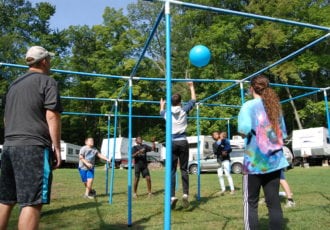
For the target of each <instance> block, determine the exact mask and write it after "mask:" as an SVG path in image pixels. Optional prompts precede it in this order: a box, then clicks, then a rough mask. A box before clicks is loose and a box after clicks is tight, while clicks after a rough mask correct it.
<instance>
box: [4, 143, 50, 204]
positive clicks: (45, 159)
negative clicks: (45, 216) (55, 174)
mask: <svg viewBox="0 0 330 230" xmlns="http://www.w3.org/2000/svg"><path fill="white" fill-rule="evenodd" d="M52 157H53V152H52V151H50V150H49V149H48V148H45V147H43V146H29V145H28V146H4V148H3V154H2V159H1V176H0V203H3V204H16V203H18V204H19V205H20V206H21V207H25V206H33V205H39V204H48V203H49V202H50V194H51V183H52V168H51V162H52Z"/></svg>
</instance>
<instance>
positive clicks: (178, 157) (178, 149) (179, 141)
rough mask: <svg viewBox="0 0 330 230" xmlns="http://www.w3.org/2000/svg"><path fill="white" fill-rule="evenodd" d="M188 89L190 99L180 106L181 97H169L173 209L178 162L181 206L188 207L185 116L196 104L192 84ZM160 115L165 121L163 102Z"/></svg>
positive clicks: (177, 95)
mask: <svg viewBox="0 0 330 230" xmlns="http://www.w3.org/2000/svg"><path fill="white" fill-rule="evenodd" d="M188 86H189V88H190V94H191V99H190V101H189V102H188V103H187V104H186V105H184V106H182V104H181V95H180V94H173V95H172V97H171V102H172V103H171V104H172V107H171V111H172V124H171V125H172V170H171V171H172V172H171V177H172V184H171V207H172V209H174V208H175V206H176V202H177V201H178V198H176V197H175V184H176V168H177V164H178V161H180V170H181V179H182V188H183V196H182V202H183V206H184V207H185V208H186V207H188V206H189V201H188V195H189V175H188V159H189V145H188V141H187V137H186V129H187V116H188V113H189V111H190V110H192V109H193V107H194V105H195V103H196V94H195V88H194V84H193V82H188ZM160 115H161V116H162V117H163V118H165V119H166V111H165V101H164V100H163V99H162V98H161V100H160Z"/></svg>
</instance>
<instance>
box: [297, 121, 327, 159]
mask: <svg viewBox="0 0 330 230" xmlns="http://www.w3.org/2000/svg"><path fill="white" fill-rule="evenodd" d="M292 151H293V154H294V156H295V157H299V158H320V159H322V160H325V161H326V160H329V159H330V137H329V133H328V129H327V128H324V127H316V128H309V129H300V130H293V132H292Z"/></svg>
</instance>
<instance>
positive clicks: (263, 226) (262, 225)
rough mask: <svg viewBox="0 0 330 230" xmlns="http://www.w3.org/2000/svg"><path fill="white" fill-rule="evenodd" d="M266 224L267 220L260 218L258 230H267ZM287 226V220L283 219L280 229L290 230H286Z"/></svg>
mask: <svg viewBox="0 0 330 230" xmlns="http://www.w3.org/2000/svg"><path fill="white" fill-rule="evenodd" d="M268 224H269V218H264V217H262V218H260V219H259V229H260V230H268V229H269V228H268ZM288 225H289V219H287V218H283V226H282V229H290V228H288Z"/></svg>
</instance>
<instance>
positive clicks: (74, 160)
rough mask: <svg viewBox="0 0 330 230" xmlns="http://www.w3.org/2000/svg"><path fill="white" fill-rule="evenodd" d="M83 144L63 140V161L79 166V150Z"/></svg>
mask: <svg viewBox="0 0 330 230" xmlns="http://www.w3.org/2000/svg"><path fill="white" fill-rule="evenodd" d="M81 147H82V146H79V145H74V144H70V143H66V142H64V141H61V158H62V163H63V164H66V165H74V166H77V165H78V163H79V151H80V148H81Z"/></svg>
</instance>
